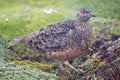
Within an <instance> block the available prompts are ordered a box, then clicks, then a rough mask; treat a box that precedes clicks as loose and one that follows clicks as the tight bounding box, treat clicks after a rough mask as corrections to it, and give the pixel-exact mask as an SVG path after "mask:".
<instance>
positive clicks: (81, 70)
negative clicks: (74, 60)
mask: <svg viewBox="0 0 120 80" xmlns="http://www.w3.org/2000/svg"><path fill="white" fill-rule="evenodd" d="M75 72H77V73H85V71H84V70H83V69H75Z"/></svg>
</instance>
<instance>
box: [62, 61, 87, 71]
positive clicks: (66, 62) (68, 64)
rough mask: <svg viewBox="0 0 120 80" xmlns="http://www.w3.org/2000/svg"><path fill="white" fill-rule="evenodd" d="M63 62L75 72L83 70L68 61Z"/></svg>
mask: <svg viewBox="0 0 120 80" xmlns="http://www.w3.org/2000/svg"><path fill="white" fill-rule="evenodd" d="M63 64H65V65H66V66H67V67H69V68H70V69H72V70H74V71H75V72H77V73H80V72H85V71H84V70H82V69H76V68H75V67H74V66H72V65H71V64H70V63H69V62H68V61H64V62H63Z"/></svg>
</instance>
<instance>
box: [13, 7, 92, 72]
mask: <svg viewBox="0 0 120 80" xmlns="http://www.w3.org/2000/svg"><path fill="white" fill-rule="evenodd" d="M91 17H94V15H93V14H92V13H91V11H90V10H89V9H85V8H82V9H81V10H80V11H78V13H77V16H76V19H75V20H69V21H64V22H59V23H56V24H52V25H48V26H47V27H45V28H43V29H41V30H39V31H36V32H34V33H31V34H29V35H26V36H23V37H20V38H17V39H15V41H17V42H21V43H24V44H26V45H27V46H28V47H29V48H30V49H32V50H34V51H37V52H39V53H40V54H42V55H43V56H46V57H47V58H52V59H58V60H60V61H61V62H62V63H63V64H65V65H67V66H68V67H70V68H72V69H73V70H75V71H78V70H77V69H76V68H74V67H73V66H72V65H70V64H69V62H68V60H70V59H74V58H78V57H82V56H83V55H85V51H86V49H88V48H89V47H90V46H91V38H92V29H91V27H90V23H89V19H90V18H91Z"/></svg>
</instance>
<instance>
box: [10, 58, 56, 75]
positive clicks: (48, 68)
mask: <svg viewBox="0 0 120 80" xmlns="http://www.w3.org/2000/svg"><path fill="white" fill-rule="evenodd" d="M12 64H15V65H28V66H30V67H32V68H38V69H41V70H43V71H46V72H52V73H55V70H54V69H53V65H47V64H42V63H39V62H31V61H29V60H24V61H12Z"/></svg>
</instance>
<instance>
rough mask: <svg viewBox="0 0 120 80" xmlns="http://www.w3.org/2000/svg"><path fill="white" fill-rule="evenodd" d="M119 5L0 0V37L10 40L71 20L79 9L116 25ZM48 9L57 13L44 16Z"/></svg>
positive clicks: (99, 0)
mask: <svg viewBox="0 0 120 80" xmlns="http://www.w3.org/2000/svg"><path fill="white" fill-rule="evenodd" d="M27 1H28V2H27ZM119 3H120V1H119V0H115V1H114V0H84V1H83V0H61V1H57V0H13V1H11V0H1V1H0V33H2V34H3V35H5V36H7V37H8V38H9V39H13V38H15V37H19V36H22V35H25V34H28V33H31V32H33V31H36V30H39V29H41V28H42V27H45V26H47V25H49V24H52V23H55V22H58V21H64V20H67V19H73V18H74V17H75V14H76V12H77V10H78V9H80V8H81V7H87V8H90V9H91V10H92V11H93V12H94V13H95V14H96V16H97V17H102V18H103V19H104V18H105V19H106V18H109V19H110V20H111V18H113V19H116V20H117V22H118V21H119V20H120V16H119V13H120V11H119V10H120V7H119ZM50 8H53V9H55V10H57V13H55V14H49V15H48V14H45V13H44V12H43V10H44V9H50ZM6 18H8V20H9V21H8V23H6V22H5V19H6ZM96 20H97V18H96ZM96 20H95V21H96ZM99 22H100V23H102V22H103V20H101V21H99ZM117 22H116V23H117Z"/></svg>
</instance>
